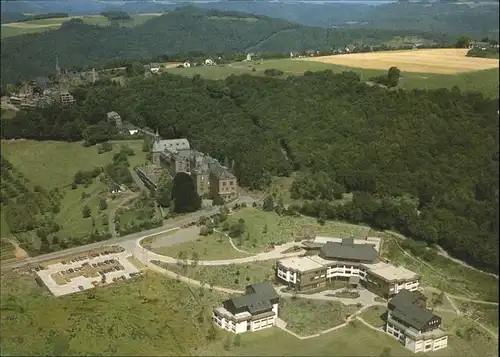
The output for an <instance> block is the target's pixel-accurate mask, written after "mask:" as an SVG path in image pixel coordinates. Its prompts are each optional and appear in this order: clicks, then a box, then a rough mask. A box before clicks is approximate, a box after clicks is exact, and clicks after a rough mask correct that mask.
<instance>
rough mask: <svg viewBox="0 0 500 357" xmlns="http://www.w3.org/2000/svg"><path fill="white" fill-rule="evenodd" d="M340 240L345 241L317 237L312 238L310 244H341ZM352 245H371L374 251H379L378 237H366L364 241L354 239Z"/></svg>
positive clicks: (336, 238) (337, 238)
mask: <svg viewBox="0 0 500 357" xmlns="http://www.w3.org/2000/svg"><path fill="white" fill-rule="evenodd" d="M342 239H345V238H339V237H324V236H317V237H316V238H314V240H313V241H312V243H313V244H314V245H316V244H318V245H319V244H326V243H327V242H335V243H342ZM353 243H354V244H371V245H373V247H374V248H375V250H376V251H377V252H379V251H380V238H378V237H367V238H366V239H361V238H354V241H353Z"/></svg>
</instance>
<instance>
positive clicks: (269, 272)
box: [157, 257, 276, 291]
mask: <svg viewBox="0 0 500 357" xmlns="http://www.w3.org/2000/svg"><path fill="white" fill-rule="evenodd" d="M186 258H187V259H189V257H186ZM181 261H182V259H181ZM275 264H276V260H266V261H260V262H252V263H246V264H230V265H212V266H210V265H205V266H201V265H198V266H197V265H195V264H194V266H193V265H189V264H184V263H182V262H180V263H178V264H168V263H163V262H158V264H157V265H158V266H160V267H162V268H164V269H167V270H170V271H173V272H175V273H178V274H179V275H183V276H186V277H188V278H191V279H195V280H198V281H201V282H202V283H205V284H210V285H212V286H221V287H225V288H229V289H234V290H241V291H243V290H244V289H245V287H246V286H247V285H250V284H253V283H259V282H262V281H266V280H267V281H273V280H274V276H275V272H274V267H275Z"/></svg>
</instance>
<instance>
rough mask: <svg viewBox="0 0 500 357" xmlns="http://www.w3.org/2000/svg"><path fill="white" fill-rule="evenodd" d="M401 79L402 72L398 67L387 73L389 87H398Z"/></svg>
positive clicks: (390, 69)
mask: <svg viewBox="0 0 500 357" xmlns="http://www.w3.org/2000/svg"><path fill="white" fill-rule="evenodd" d="M399 77H401V71H400V70H399V69H398V67H391V68H389V71H388V72H387V86H388V87H396V86H397V85H398V82H399Z"/></svg>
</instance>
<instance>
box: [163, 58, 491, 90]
mask: <svg viewBox="0 0 500 357" xmlns="http://www.w3.org/2000/svg"><path fill="white" fill-rule="evenodd" d="M335 57H342V56H335ZM392 65H396V66H397V65H398V64H397V63H392V64H388V65H387V69H384V70H380V69H370V68H359V67H355V66H354V65H352V64H349V66H348V65H339V64H331V63H321V62H316V61H311V60H305V59H302V58H301V59H289V58H287V59H276V60H265V61H262V62H255V61H254V62H240V63H232V64H228V65H220V66H213V67H204V66H199V67H191V68H169V69H166V70H165V71H167V72H170V73H172V74H177V75H183V76H188V77H193V76H195V75H200V76H202V77H204V78H207V79H224V78H226V77H228V76H230V75H232V74H234V75H241V74H250V75H264V71H265V70H266V69H270V68H275V69H279V70H281V71H283V72H284V73H285V75H301V74H303V73H304V72H306V71H313V72H314V71H324V70H331V71H333V72H334V73H340V72H345V71H353V72H355V73H357V74H358V75H359V76H360V77H361V80H364V81H367V80H369V79H370V78H372V77H376V76H380V75H385V74H387V70H388V69H389V67H391V66H392ZM253 69H255V71H254V70H253ZM498 81H499V70H498V66H497V68H493V69H484V70H475V71H470V72H463V73H457V74H439V73H429V72H426V71H425V70H423V71H422V73H415V72H405V71H402V73H401V78H400V79H399V84H398V88H402V89H408V90H411V89H437V88H448V89H451V88H452V87H455V86H456V87H458V88H459V89H460V90H461V91H479V92H483V93H484V94H486V95H488V96H490V97H498Z"/></svg>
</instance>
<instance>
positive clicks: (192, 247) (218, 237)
mask: <svg viewBox="0 0 500 357" xmlns="http://www.w3.org/2000/svg"><path fill="white" fill-rule="evenodd" d="M151 250H152V251H153V252H155V253H157V254H162V255H168V256H170V257H175V258H176V257H178V256H179V253H180V252H185V253H187V255H188V258H189V259H191V258H192V256H193V253H196V254H197V255H198V259H199V260H219V259H236V258H243V257H246V256H248V255H247V254H245V253H241V252H238V251H237V250H235V249H234V248H233V247H232V246H231V244H230V243H229V239H228V238H227V237H226V236H224V235H223V234H220V233H217V232H215V233H214V234H211V235H209V236H206V237H203V236H200V237H199V238H198V239H197V240H195V241H191V242H185V243H180V244H175V245H172V246H170V247H162V248H152V249H151Z"/></svg>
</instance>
